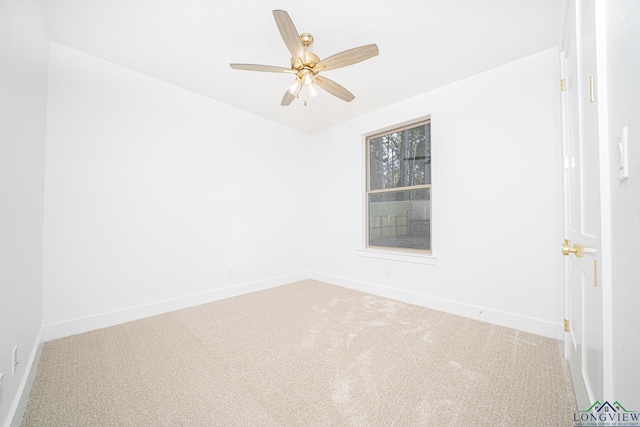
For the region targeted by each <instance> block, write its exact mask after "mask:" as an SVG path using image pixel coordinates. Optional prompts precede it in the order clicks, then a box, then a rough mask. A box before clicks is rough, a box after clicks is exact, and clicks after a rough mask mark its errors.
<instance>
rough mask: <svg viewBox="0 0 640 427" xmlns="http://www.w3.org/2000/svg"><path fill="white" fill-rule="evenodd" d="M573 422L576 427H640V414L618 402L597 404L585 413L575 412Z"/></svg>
mask: <svg viewBox="0 0 640 427" xmlns="http://www.w3.org/2000/svg"><path fill="white" fill-rule="evenodd" d="M573 422H574V425H575V427H591V426H606V427H613V426H616V427H640V412H637V411H629V410H627V409H625V407H624V406H622V405H621V404H620V402H618V401H617V400H616V401H615V402H614V403H609V402H607V401H605V402H604V403H600V402H595V403H594V404H593V405H591V407H590V408H589V409H587V410H585V411H578V412H574V414H573Z"/></svg>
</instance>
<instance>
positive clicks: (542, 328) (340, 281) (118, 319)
mask: <svg viewBox="0 0 640 427" xmlns="http://www.w3.org/2000/svg"><path fill="white" fill-rule="evenodd" d="M305 279H314V280H319V281H321V282H325V283H329V284H332V285H337V286H342V287H345V288H349V289H354V290H357V291H361V292H367V293H370V294H374V295H379V296H382V297H385V298H391V299H395V300H398V301H402V302H406V303H410V304H415V305H419V306H422V307H426V308H431V309H434V310H439V311H444V312H446V313H451V314H456V315H459V316H464V317H468V318H471V319H476V320H480V321H483V322H488V323H492V324H496V325H500V326H505V327H508V328H513V329H517V330H520V331H524V332H530V333H532V334H536V335H541V336H544V337H548V338H553V339H559V340H562V339H563V333H562V325H561V324H559V323H554V322H549V321H546V320H541V319H536V318H531V317H525V316H521V315H519V314H514V313H508V312H504V311H499V310H492V309H488V308H486V307H480V306H475V305H471V304H464V303H461V302H457V301H451V300H446V299H442V298H436V297H432V296H428V295H423V294H418V293H414V292H409V291H404V290H399V289H394V288H389V287H386V286H382V285H376V284H373V283H367V282H362V281H358V280H353V279H348V278H345V277H339V276H334V275H330V274H324V273H317V272H300V273H295V274H291V275H287V276H280V277H275V278H271V279H267V280H260V281H256V282H251V283H245V284H240V285H234V286H229V287H226V288H222V289H216V290H212V291H208V292H203V293H199V294H194V295H188V296H184V297H179V298H175V299H171V300H165V301H159V302H155V303H150V304H145V305H141V306H136V307H129V308H126V309H122V310H117V311H113V312H108V313H101V314H97V315H93V316H87V317H82V318H77V319H72V320H68V321H65V322H60V323H55V324H49V325H45V326H44V327H43V330H44V334H43V340H44V341H50V340H53V339H57V338H63V337H66V336H70V335H75V334H79V333H83V332H89V331H92V330H95V329H101V328H106V327H109V326H114V325H118V324H121V323H125V322H130V321H133V320H138V319H143V318H145V317H150V316H155V315H158V314H163V313H167V312H170V311H174V310H181V309H183V308H188V307H193V306H196V305H200V304H206V303H208V302H212V301H217V300H221V299H224V298H231V297H235V296H239V295H244V294H247V293H250V292H256V291H260V290H264V289H269V288H273V287H276V286H281V285H285V284H287V283H292V282H297V281H300V280H305ZM480 313H481V314H480Z"/></svg>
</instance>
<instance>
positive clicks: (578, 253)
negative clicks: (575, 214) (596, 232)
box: [562, 239, 582, 258]
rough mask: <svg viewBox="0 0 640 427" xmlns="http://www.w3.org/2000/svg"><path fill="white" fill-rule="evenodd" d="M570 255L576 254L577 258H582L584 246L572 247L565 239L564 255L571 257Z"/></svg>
mask: <svg viewBox="0 0 640 427" xmlns="http://www.w3.org/2000/svg"><path fill="white" fill-rule="evenodd" d="M570 254H575V256H576V257H578V258H582V246H580V245H578V244H575V245H573V246H570V245H569V241H568V240H567V239H564V242H562V255H564V256H569V255H570Z"/></svg>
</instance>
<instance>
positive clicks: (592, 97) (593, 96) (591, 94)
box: [589, 76, 596, 104]
mask: <svg viewBox="0 0 640 427" xmlns="http://www.w3.org/2000/svg"><path fill="white" fill-rule="evenodd" d="M589 102H590V103H592V104H593V103H594V102H596V94H595V92H594V90H593V76H589Z"/></svg>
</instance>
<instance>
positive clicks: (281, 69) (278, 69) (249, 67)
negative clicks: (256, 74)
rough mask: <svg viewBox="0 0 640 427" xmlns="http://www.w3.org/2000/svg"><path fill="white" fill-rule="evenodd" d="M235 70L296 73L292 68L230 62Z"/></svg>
mask: <svg viewBox="0 0 640 427" xmlns="http://www.w3.org/2000/svg"><path fill="white" fill-rule="evenodd" d="M229 65H230V66H231V68H233V69H234V70H247V71H266V72H268V73H295V72H296V71H295V70H292V69H291V68H284V67H276V66H274V65H256V64H229Z"/></svg>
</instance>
